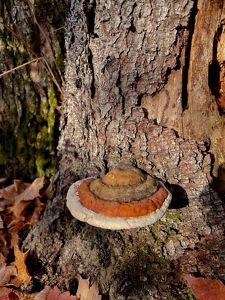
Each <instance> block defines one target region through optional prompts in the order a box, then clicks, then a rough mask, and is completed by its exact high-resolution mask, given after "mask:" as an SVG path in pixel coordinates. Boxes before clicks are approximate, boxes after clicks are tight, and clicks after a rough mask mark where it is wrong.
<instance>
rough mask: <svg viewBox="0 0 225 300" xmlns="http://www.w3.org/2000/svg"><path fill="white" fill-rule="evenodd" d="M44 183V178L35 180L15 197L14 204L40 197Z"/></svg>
mask: <svg viewBox="0 0 225 300" xmlns="http://www.w3.org/2000/svg"><path fill="white" fill-rule="evenodd" d="M44 183H45V178H44V177H39V178H36V179H35V180H34V181H33V182H32V184H31V185H30V186H29V187H28V188H27V189H26V190H24V191H23V192H22V193H21V194H19V195H18V196H16V198H15V199H16V203H18V202H20V201H30V200H33V199H35V198H37V197H41V195H40V190H41V189H42V188H43V187H44Z"/></svg>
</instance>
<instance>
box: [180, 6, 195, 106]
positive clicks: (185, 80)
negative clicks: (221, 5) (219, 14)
mask: <svg viewBox="0 0 225 300" xmlns="http://www.w3.org/2000/svg"><path fill="white" fill-rule="evenodd" d="M197 13H198V1H194V4H193V8H192V11H191V15H190V19H189V26H188V29H189V35H188V40H187V46H186V50H185V62H184V68H183V78H182V102H181V103H182V110H183V111H185V110H186V109H187V108H188V90H187V86H188V71H189V66H190V54H191V46H192V38H193V34H194V29H195V19H196V15H197Z"/></svg>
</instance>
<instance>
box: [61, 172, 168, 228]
mask: <svg viewBox="0 0 225 300" xmlns="http://www.w3.org/2000/svg"><path fill="white" fill-rule="evenodd" d="M171 198H172V196H171V193H170V192H169V191H168V189H167V188H166V187H165V186H164V184H163V183H162V182H160V181H158V180H156V179H154V178H153V177H151V176H150V175H145V174H143V173H142V172H141V171H140V170H138V169H120V168H117V169H113V170H111V171H110V172H109V173H107V174H106V175H104V176H102V177H101V178H97V179H95V178H86V179H82V180H79V181H77V182H75V183H74V184H72V185H71V187H70V188H69V191H68V193H67V207H68V208H69V210H70V212H71V214H72V215H73V216H74V217H75V218H77V219H78V220H80V221H82V222H86V223H88V224H90V225H93V226H96V227H101V228H105V229H111V230H117V229H130V228H137V227H143V226H147V225H151V224H153V223H155V222H156V221H157V220H159V219H160V218H161V217H162V216H163V215H164V214H165V212H166V210H167V208H168V206H169V204H170V201H171Z"/></svg>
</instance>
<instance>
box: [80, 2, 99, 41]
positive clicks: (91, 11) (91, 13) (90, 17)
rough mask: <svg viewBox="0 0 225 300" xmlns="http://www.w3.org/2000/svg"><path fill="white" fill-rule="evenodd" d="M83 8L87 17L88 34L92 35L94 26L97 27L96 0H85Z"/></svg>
mask: <svg viewBox="0 0 225 300" xmlns="http://www.w3.org/2000/svg"><path fill="white" fill-rule="evenodd" d="M83 10H84V13H85V15H86V18H87V32H88V34H90V35H91V34H93V33H94V28H95V10H96V1H95V0H86V1H84V3H83Z"/></svg>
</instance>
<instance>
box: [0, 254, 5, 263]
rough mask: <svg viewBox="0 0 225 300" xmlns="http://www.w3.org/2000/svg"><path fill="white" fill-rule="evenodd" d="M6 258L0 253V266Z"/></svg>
mask: <svg viewBox="0 0 225 300" xmlns="http://www.w3.org/2000/svg"><path fill="white" fill-rule="evenodd" d="M5 260H6V258H5V256H4V255H3V254H2V253H1V252H0V265H1V264H3V263H4V262H5Z"/></svg>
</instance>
